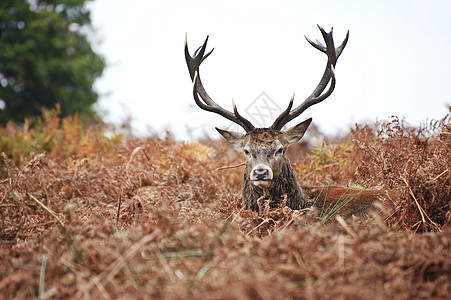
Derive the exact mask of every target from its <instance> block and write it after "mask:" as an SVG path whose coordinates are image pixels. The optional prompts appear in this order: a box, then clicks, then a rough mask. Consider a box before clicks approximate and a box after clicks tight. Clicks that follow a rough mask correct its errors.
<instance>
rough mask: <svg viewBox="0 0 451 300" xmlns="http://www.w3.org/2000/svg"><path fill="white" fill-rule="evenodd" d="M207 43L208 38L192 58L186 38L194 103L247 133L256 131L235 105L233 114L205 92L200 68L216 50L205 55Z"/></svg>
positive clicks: (186, 54)
mask: <svg viewBox="0 0 451 300" xmlns="http://www.w3.org/2000/svg"><path fill="white" fill-rule="evenodd" d="M207 42H208V36H207V38H206V39H205V42H204V43H203V45H202V46H201V47H199V48H198V49H197V50H196V51H194V56H191V55H190V54H189V50H188V41H187V37H186V36H185V59H186V64H187V66H188V71H189V74H190V77H191V80H192V81H193V97H194V101H195V102H196V104H197V105H198V106H199V107H200V108H202V109H204V110H206V111H210V112H214V113H217V114H219V115H221V116H223V117H224V118H226V119H228V120H230V121H232V122H234V123H236V124H238V125H240V126H241V127H243V128H244V130H245V131H246V132H250V131H252V130H254V129H255V127H254V125H252V123H251V122H250V121H249V120H247V119H246V118H244V117H243V116H241V115H240V114H239V113H238V110H237V109H236V106H235V104H233V111H234V112H233V113H232V112H230V111H228V110H226V109H224V108H222V107H221V106H219V105H218V104H217V103H216V102H215V101H213V99H212V98H211V97H210V96H209V95H208V93H207V91H206V90H205V88H204V86H203V84H202V80H201V79H200V75H199V66H200V64H201V63H202V62H203V61H204V60H205V59H206V58H207V57H208V56H209V55H210V54H211V53H212V52H213V50H214V48H213V49H212V50H211V51H210V52H208V53H207V54H205V49H206V48H207ZM199 96H200V98H199ZM201 99H202V100H201Z"/></svg>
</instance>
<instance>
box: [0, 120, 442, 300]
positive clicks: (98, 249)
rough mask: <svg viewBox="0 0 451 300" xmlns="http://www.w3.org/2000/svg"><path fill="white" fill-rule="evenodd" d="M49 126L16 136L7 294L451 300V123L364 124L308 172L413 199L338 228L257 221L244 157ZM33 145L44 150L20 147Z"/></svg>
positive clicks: (290, 217) (291, 215) (8, 202)
mask: <svg viewBox="0 0 451 300" xmlns="http://www.w3.org/2000/svg"><path fill="white" fill-rule="evenodd" d="M46 118H47V119H45V120H44V121H43V123H42V124H41V125H40V126H41V127H40V128H41V129H39V128H37V127H33V128H32V127H31V126H30V127H25V128H22V129H20V128H16V127H14V126H13V125H9V127H7V128H6V129H2V130H3V136H4V137H6V138H7V139H8V140H5V139H4V140H3V142H2V145H3V146H2V147H3V148H2V149H3V151H4V152H7V154H8V155H6V154H2V156H1V158H0V175H1V178H0V255H1V257H0V265H1V266H2V267H1V268H0V298H2V299H12V298H17V299H23V298H33V297H40V298H42V299H61V298H64V299H67V298H81V299H92V298H103V299H125V298H137V299H141V298H171V299H173V298H190V299H191V298H198V299H236V298H240V299H278V298H280V299H286V298H299V299H303V298H305V299H316V298H320V299H337V298H338V299H348V298H350V299H354V298H355V299H384V298H385V299H387V298H388V299H390V298H396V299H412V298H415V299H429V298H437V299H445V298H447V297H448V296H449V294H450V292H451V228H450V226H449V219H450V216H451V213H450V211H451V209H450V206H449V205H450V199H451V179H450V170H451V160H450V157H449V153H451V149H450V148H451V126H450V124H449V123H450V122H449V121H450V119H449V115H448V116H447V118H445V119H443V120H441V121H439V122H435V123H431V124H428V126H424V127H423V128H409V127H407V126H405V125H404V124H403V122H401V121H400V120H398V119H397V118H393V119H392V120H391V121H390V122H384V123H381V124H378V125H377V126H374V127H370V126H364V127H358V128H355V129H353V130H352V132H351V134H350V135H349V137H348V138H347V139H346V140H344V141H343V142H342V143H339V144H327V143H323V144H322V145H321V147H320V148H319V147H318V148H316V149H315V151H313V152H312V153H311V154H310V155H307V156H306V157H304V158H302V159H301V160H300V161H299V162H297V163H296V164H295V169H296V171H297V172H298V178H299V179H300V181H302V183H303V184H323V185H327V184H341V185H347V184H348V183H350V182H352V183H354V184H357V185H359V186H361V187H366V188H374V187H377V188H382V189H399V191H400V193H399V197H398V198H396V199H392V200H393V201H392V203H389V204H388V206H389V207H390V208H391V209H392V213H391V214H390V215H389V216H388V217H387V218H386V219H381V218H379V217H378V216H373V217H371V218H369V219H367V220H361V219H357V218H356V219H352V218H351V219H347V220H342V219H340V218H339V222H333V221H332V222H329V223H328V224H326V225H323V224H321V223H320V222H319V217H320V212H316V211H292V210H291V209H289V208H287V207H283V206H282V207H280V208H278V209H276V210H272V211H271V210H269V209H268V206H267V205H265V203H262V206H261V210H260V212H259V213H256V212H251V211H247V210H244V209H243V208H242V200H241V196H240V187H241V182H242V171H243V170H242V168H235V169H226V170H220V171H215V169H216V168H218V167H221V166H224V165H232V164H238V163H240V162H242V158H240V157H237V158H235V159H233V160H231V161H230V160H227V161H226V160H224V157H230V156H229V153H228V151H229V149H228V148H227V147H226V146H225V144H224V143H222V142H215V143H214V144H210V145H209V146H205V145H204V144H198V143H191V144H185V143H176V142H174V141H171V140H170V139H166V140H162V139H158V138H149V139H147V140H138V139H124V138H118V137H115V138H113V139H108V138H106V137H105V135H104V133H103V131H101V130H100V129H90V130H84V129H83V127H82V125H81V123H80V122H79V121H77V119H76V118H72V119H67V120H62V121H61V120H59V119H58V120H57V122H56V121H55V118H57V116H56V115H55V114H53V115H48V116H47V117H46ZM77 122H78V123H77ZM52 124H53V125H52ZM55 124H56V125H55ZM46 128H47V129H46ZM46 130H52V132H48V131H46ZM6 131H7V134H6V133H5V132H6ZM48 136H49V137H50V140H49V139H48V138H47V140H45V143H43V142H40V141H36V137H48ZM18 141H21V142H20V143H19V142H18ZM26 143H29V144H33V148H32V150H31V151H28V152H25V151H23V149H22V150H18V148H17V147H14V145H22V146H21V147H23V145H24V144H26ZM4 145H7V146H8V148H6V147H5V146H4Z"/></svg>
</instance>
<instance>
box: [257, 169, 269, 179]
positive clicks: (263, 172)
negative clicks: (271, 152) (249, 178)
mask: <svg viewBox="0 0 451 300" xmlns="http://www.w3.org/2000/svg"><path fill="white" fill-rule="evenodd" d="M268 175H269V172H268V169H257V170H254V178H255V179H256V180H267V179H268Z"/></svg>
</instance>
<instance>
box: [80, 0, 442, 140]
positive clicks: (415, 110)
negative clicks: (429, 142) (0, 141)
mask: <svg viewBox="0 0 451 300" xmlns="http://www.w3.org/2000/svg"><path fill="white" fill-rule="evenodd" d="M89 7H90V8H91V12H92V23H93V25H94V28H95V31H96V35H95V41H96V44H97V45H96V47H95V48H96V49H97V51H98V52H99V53H100V54H102V55H104V56H105V58H106V61H107V68H106V70H105V72H104V75H103V77H102V78H101V79H99V80H98V82H97V83H96V88H97V90H98V91H99V93H100V94H101V100H100V102H99V105H98V108H99V110H101V111H105V112H107V114H106V117H105V120H106V121H108V122H112V123H116V124H118V123H120V122H122V121H124V120H125V119H126V118H127V117H131V125H132V127H133V129H134V132H135V134H136V135H139V136H146V135H149V134H151V133H159V134H162V133H164V131H165V130H166V129H168V130H170V131H172V132H173V133H174V135H175V136H176V137H177V138H179V139H181V140H189V139H191V138H192V137H199V136H202V135H203V134H204V133H207V134H210V135H211V136H212V137H218V136H219V134H217V133H216V132H215V131H214V127H215V126H218V127H221V126H222V127H228V126H229V125H230V124H229V122H228V121H227V120H225V119H223V118H222V117H220V116H217V115H215V114H213V113H208V112H206V111H203V110H201V109H200V108H198V107H197V106H195V104H194V100H193V98H192V84H191V81H190V78H189V74H188V70H187V67H186V63H185V59H184V53H183V47H184V41H185V34H186V33H187V34H188V44H189V46H190V50H191V52H192V51H194V50H195V49H196V48H197V47H198V46H200V45H201V44H202V43H203V41H204V39H205V37H206V36H207V35H210V39H209V44H208V45H209V49H211V48H213V47H214V48H215V51H214V52H213V54H212V55H211V56H210V57H209V58H208V59H207V60H206V61H204V63H203V64H202V66H201V71H200V73H201V77H202V80H203V84H204V86H205V88H206V90H207V91H208V92H209V94H210V95H211V96H212V98H213V99H214V100H215V101H216V102H218V103H219V104H220V105H222V106H223V107H225V108H227V109H230V110H231V109H232V99H233V100H234V101H235V103H236V104H237V107H238V110H240V111H243V110H245V108H246V107H248V106H249V105H251V103H253V101H254V100H255V99H256V98H258V96H259V95H261V94H262V92H264V93H265V94H266V95H267V97H269V98H270V99H272V100H273V101H274V102H275V103H276V105H277V106H279V107H281V108H285V107H286V106H287V104H288V102H289V99H290V98H291V96H292V94H293V93H295V104H294V105H295V106H296V105H299V104H300V103H301V102H302V101H303V100H304V99H305V98H306V97H307V96H308V95H309V94H310V93H311V92H312V91H313V89H314V88H315V86H316V85H317V83H318V81H319V79H320V77H321V75H322V73H323V71H324V67H325V64H326V61H327V57H326V55H324V54H322V53H321V52H319V51H318V50H316V49H314V48H313V47H312V46H310V45H309V44H308V43H307V42H306V40H305V38H304V35H306V36H308V37H309V38H310V39H312V40H316V39H319V40H320V41H322V37H321V34H320V32H319V30H318V28H317V27H316V24H319V25H321V26H323V27H324V28H325V29H327V30H328V29H330V27H332V26H333V27H334V39H335V43H336V45H339V44H340V43H341V41H342V40H343V39H344V37H345V35H346V31H347V30H348V29H349V31H350V37H349V42H348V45H347V46H346V49H345V50H344V52H343V54H342V56H341V57H340V59H339V61H338V64H337V67H336V77H337V85H336V88H335V91H334V93H333V94H332V96H330V97H329V98H328V99H326V100H325V101H323V102H322V103H320V104H318V105H315V106H313V107H311V108H310V109H308V110H307V111H306V112H305V113H304V114H303V115H302V116H300V117H298V118H297V119H295V120H293V121H292V122H290V123H289V125H290V126H291V125H293V126H294V125H296V124H297V123H299V122H301V121H303V120H304V119H306V118H307V117H313V122H314V123H315V124H316V125H317V126H319V128H320V129H321V130H322V131H323V132H325V133H327V134H334V133H337V132H340V131H341V132H343V131H347V129H349V128H350V127H351V126H353V125H354V123H356V122H374V121H376V120H385V119H388V118H389V117H390V116H392V115H397V116H399V117H405V118H406V119H407V121H408V122H409V123H410V124H413V125H418V124H420V122H422V121H425V120H430V119H438V118H443V117H444V116H445V115H446V113H447V106H448V105H451V95H450V87H451V57H450V53H451V33H450V31H451V18H450V15H451V1H448V0H442V1H439V0H428V1H425V0H418V1H407V0H397V1H393V0H379V1H357V0H355V1H332V0H331V1H311V0H309V1H299V0H293V1H243V0H241V1H235V0H233V1H207V0H204V1H182V0H173V1H148V0H128V1H120V0H95V1H94V2H93V3H92V4H90V6H89ZM266 125H267V126H268V125H270V124H266Z"/></svg>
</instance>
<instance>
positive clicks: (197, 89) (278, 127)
mask: <svg viewBox="0 0 451 300" xmlns="http://www.w3.org/2000/svg"><path fill="white" fill-rule="evenodd" d="M318 27H319V29H320V31H321V33H322V36H323V38H324V41H325V43H326V45H325V46H324V45H322V44H321V43H319V42H317V43H314V42H313V41H311V40H310V39H309V38H307V37H306V39H307V41H308V42H309V43H310V44H311V45H312V46H313V47H315V48H316V49H318V50H319V51H321V52H323V53H325V54H326V55H327V65H326V69H325V71H324V74H323V76H322V77H321V80H320V81H319V84H318V86H317V87H316V88H315V90H314V91H313V93H312V94H311V95H310V96H309V97H308V98H307V99H306V100H305V101H304V102H303V103H302V104H301V105H299V106H298V107H296V108H295V109H292V106H293V98H292V99H291V100H290V102H289V104H288V107H287V109H286V110H285V111H283V112H282V113H281V114H280V115H279V116H278V117H277V118H276V120H275V121H274V123H273V124H272V125H271V126H270V127H269V128H255V127H254V126H253V125H252V123H251V122H250V121H249V120H247V119H246V118H244V117H243V116H241V115H240V114H239V113H238V110H237V108H236V106H235V104H233V112H231V111H228V110H226V109H224V108H222V107H221V106H219V105H218V104H217V103H216V102H215V101H213V99H212V98H211V97H210V96H209V95H208V93H207V92H206V90H205V88H204V86H203V84H202V81H201V79H200V73H199V66H200V65H201V63H202V62H203V61H204V60H205V59H206V58H207V57H208V56H209V55H210V54H211V53H212V51H213V49H212V50H211V51H210V52H208V53H205V50H206V46H207V42H208V36H207V38H206V40H205V42H204V44H203V45H202V46H201V47H199V48H198V49H197V50H196V51H195V52H194V56H191V55H190V54H189V51H188V43H187V41H185V58H186V63H187V65H188V70H189V74H190V76H191V80H192V82H193V96H194V101H195V102H196V104H197V105H198V106H199V107H200V108H202V109H204V110H206V111H210V112H214V113H217V114H219V115H221V116H223V117H225V118H226V119H229V120H230V121H232V122H234V123H236V124H238V125H240V126H241V127H242V128H244V130H245V131H246V133H238V132H232V131H227V130H222V129H219V128H216V130H217V131H218V132H219V133H220V134H221V135H222V136H223V137H224V138H225V139H226V141H227V142H228V143H229V144H231V145H232V146H234V147H236V148H239V149H242V150H243V151H244V155H245V156H246V168H245V171H244V183H243V198H244V202H245V205H246V208H248V209H252V210H254V211H258V209H259V203H257V200H258V199H269V200H271V202H270V206H271V207H276V206H277V205H279V204H280V203H281V202H282V201H284V200H283V199H284V197H286V201H287V202H286V205H287V206H289V207H290V208H291V209H302V208H305V207H308V206H311V205H312V197H313V198H315V197H318V196H319V194H321V190H320V189H314V188H313V189H308V190H307V189H305V188H304V189H303V188H301V187H300V185H299V184H298V182H297V180H296V177H295V175H294V171H293V168H292V167H291V164H290V161H289V160H288V158H287V157H286V156H285V151H286V150H287V148H288V146H289V145H291V144H292V143H294V142H297V141H299V140H300V139H301V138H302V136H303V135H304V133H305V131H306V130H307V128H308V126H309V125H310V123H311V122H312V119H311V118H309V119H307V120H305V121H303V122H302V123H300V124H298V125H296V126H294V127H291V128H289V129H287V130H282V128H283V127H284V125H285V124H287V123H288V122H290V121H291V120H293V119H294V118H296V117H298V116H299V115H300V114H302V113H303V112H304V111H305V110H306V109H307V108H309V107H310V106H312V105H314V104H317V103H319V102H321V101H323V100H324V99H326V98H327V97H329V96H330V95H331V94H332V92H333V90H334V88H335V74H334V68H335V65H336V63H337V59H338V58H339V57H340V55H341V53H342V52H343V49H344V48H345V46H346V43H347V41H348V37H349V31H348V33H347V34H346V38H345V39H344V41H343V42H342V43H341V45H340V46H339V47H337V48H335V46H334V40H333V37H332V30H331V31H330V32H329V33H327V32H326V31H325V30H324V29H323V28H321V27H320V26H318ZM329 82H330V85H329V88H328V89H327V90H326V91H325V89H326V87H327V85H328V84H329ZM346 191H347V189H346V188H343V187H337V188H335V189H334V190H332V189H329V190H327V194H328V196H327V198H328V199H327V200H325V201H333V199H334V198H335V200H337V199H339V198H340V197H341V196H342V195H343V193H346ZM312 193H313V196H311V195H312ZM323 194H326V193H323ZM340 194H341V195H340ZM348 194H351V197H355V196H358V197H355V198H356V199H355V200H359V199H360V202H362V201H361V200H362V198H364V199H363V202H364V203H360V204H358V205H350V206H355V207H354V208H351V210H349V209H347V212H346V213H345V214H344V215H350V214H352V213H355V214H359V215H364V214H365V213H366V212H367V210H368V208H369V206H370V204H371V202H372V201H373V200H369V198H368V196H369V195H366V196H365V194H368V193H365V192H363V193H362V192H360V191H354V193H352V192H351V193H348ZM371 195H373V196H374V193H373V194H371ZM371 195H370V196H371ZM323 198H325V197H323ZM357 198H359V199H357ZM370 198H371V197H370ZM372 198H374V197H372Z"/></svg>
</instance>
